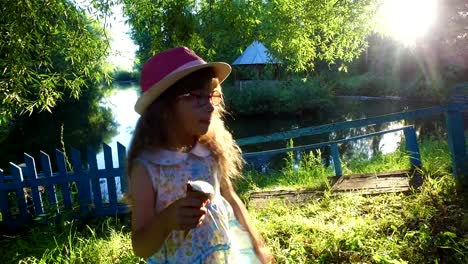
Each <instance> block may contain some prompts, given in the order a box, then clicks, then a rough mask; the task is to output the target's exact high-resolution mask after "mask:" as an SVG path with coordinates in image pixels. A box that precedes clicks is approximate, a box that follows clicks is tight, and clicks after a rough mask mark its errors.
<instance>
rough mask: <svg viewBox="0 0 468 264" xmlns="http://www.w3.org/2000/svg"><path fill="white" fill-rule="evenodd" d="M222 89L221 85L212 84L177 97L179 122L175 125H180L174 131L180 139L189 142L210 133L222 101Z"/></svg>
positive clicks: (176, 111) (176, 116)
mask: <svg viewBox="0 0 468 264" xmlns="http://www.w3.org/2000/svg"><path fill="white" fill-rule="evenodd" d="M220 89H221V88H220V87H219V85H216V86H215V87H214V85H212V84H211V83H210V84H207V85H206V87H204V88H202V89H198V90H193V91H191V92H188V93H185V94H182V95H179V96H177V101H176V105H175V118H176V119H177V121H178V122H174V124H178V125H177V126H176V127H175V128H174V130H175V131H177V132H179V133H177V132H176V133H177V134H178V137H182V138H183V139H182V138H181V139H182V140H184V141H185V142H187V141H188V140H193V139H194V138H198V137H200V136H202V135H204V134H206V132H208V128H209V126H210V123H211V119H212V117H213V113H214V111H215V108H216V107H217V106H218V105H219V104H220V103H221V101H222V95H221V91H220ZM189 142H190V141H189ZM192 142H193V141H192Z"/></svg>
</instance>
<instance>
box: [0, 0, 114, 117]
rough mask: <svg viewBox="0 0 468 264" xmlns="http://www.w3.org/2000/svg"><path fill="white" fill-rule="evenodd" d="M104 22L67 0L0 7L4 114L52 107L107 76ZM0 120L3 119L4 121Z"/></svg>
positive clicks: (7, 3) (21, 1)
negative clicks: (102, 23) (89, 15)
mask: <svg viewBox="0 0 468 264" xmlns="http://www.w3.org/2000/svg"><path fill="white" fill-rule="evenodd" d="M107 47H108V43H107V41H106V39H105V37H104V32H103V30H102V27H101V26H100V25H99V24H98V23H97V22H95V20H93V19H91V18H90V17H88V16H87V15H86V14H85V12H84V10H81V9H79V8H77V7H76V6H75V5H74V3H72V2H70V1H66V0H52V1H30V0H18V1H17V0H14V1H13V0H5V1H3V2H2V5H1V6H0V71H1V72H2V74H1V77H0V100H1V102H2V106H1V109H0V117H1V119H2V121H6V120H8V119H9V118H11V117H14V116H16V115H18V114H23V113H32V112H34V111H42V110H47V111H49V112H51V109H52V108H53V107H54V106H55V105H56V104H57V103H58V102H59V101H61V100H64V99H65V98H75V99H78V97H79V95H80V93H81V91H82V90H83V89H85V88H87V87H89V86H92V85H96V84H98V83H99V82H101V81H102V80H103V79H104V78H105V77H106V74H105V71H104V67H103V66H104V61H105V58H106V55H107ZM0 123H1V122H0Z"/></svg>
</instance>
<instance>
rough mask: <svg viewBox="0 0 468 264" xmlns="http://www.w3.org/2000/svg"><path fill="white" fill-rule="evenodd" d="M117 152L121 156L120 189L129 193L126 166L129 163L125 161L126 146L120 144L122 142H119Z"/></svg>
mask: <svg viewBox="0 0 468 264" xmlns="http://www.w3.org/2000/svg"><path fill="white" fill-rule="evenodd" d="M117 153H118V157H119V169H120V190H121V191H122V194H124V193H127V186H128V183H127V175H126V171H125V168H126V167H127V164H126V163H125V161H126V156H127V155H126V153H127V151H126V149H125V146H124V145H122V144H120V142H117Z"/></svg>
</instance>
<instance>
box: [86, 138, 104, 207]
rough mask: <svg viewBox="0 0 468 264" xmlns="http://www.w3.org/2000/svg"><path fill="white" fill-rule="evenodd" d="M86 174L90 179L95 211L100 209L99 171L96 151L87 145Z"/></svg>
mask: <svg viewBox="0 0 468 264" xmlns="http://www.w3.org/2000/svg"><path fill="white" fill-rule="evenodd" d="M88 165H89V170H88V175H89V178H90V179H91V188H92V190H93V198H94V206H95V208H96V211H100V210H102V192H101V183H100V181H99V179H100V178H99V171H98V167H97V160H96V151H94V149H93V148H91V147H88Z"/></svg>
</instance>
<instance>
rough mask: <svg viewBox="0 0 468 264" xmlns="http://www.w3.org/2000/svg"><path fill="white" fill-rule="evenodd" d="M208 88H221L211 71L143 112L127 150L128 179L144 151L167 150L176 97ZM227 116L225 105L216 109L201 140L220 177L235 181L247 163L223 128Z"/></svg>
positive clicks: (171, 89)
mask: <svg viewBox="0 0 468 264" xmlns="http://www.w3.org/2000/svg"><path fill="white" fill-rule="evenodd" d="M207 84H211V86H212V87H213V88H216V87H218V86H219V80H218V78H216V74H215V72H214V69H212V68H204V69H201V70H198V71H195V72H193V73H191V74H189V75H187V76H186V77H184V78H182V79H181V80H179V81H178V82H176V83H175V84H173V85H172V86H171V87H169V88H168V89H167V90H166V91H165V92H163V93H162V94H161V95H160V96H159V97H158V98H156V100H154V102H153V103H152V104H151V105H150V106H149V107H148V108H147V109H146V110H145V111H144V113H143V114H142V115H141V116H140V118H139V119H138V121H137V124H136V127H135V131H134V133H133V138H132V140H131V142H130V147H129V150H128V155H127V167H126V174H127V177H129V179H130V177H131V176H130V173H131V171H132V168H133V166H134V163H135V159H136V158H137V157H138V155H140V153H142V151H144V150H145V149H148V148H158V147H166V143H167V142H168V138H169V131H168V126H167V124H168V123H169V122H173V120H175V119H174V118H173V113H174V109H175V103H176V98H177V96H178V95H181V94H184V93H187V92H190V91H193V90H196V89H200V88H202V87H205V86H206V85H207ZM225 113H226V110H225V107H224V103H223V102H222V103H221V104H220V105H219V106H216V107H215V110H214V112H213V116H212V119H211V123H210V126H209V128H208V131H207V133H206V134H204V135H202V136H201V137H200V138H199V139H198V140H199V142H200V143H202V144H205V145H206V146H207V147H208V148H209V149H210V150H211V152H212V153H213V155H214V158H215V160H216V162H217V165H218V169H219V171H220V173H221V177H226V178H235V177H237V176H240V172H241V170H242V167H243V164H244V161H243V159H242V156H241V150H240V148H239V146H237V144H236V143H235V141H234V139H233V138H232V135H231V133H230V132H229V131H228V130H227V129H226V126H225V124H224V121H223V118H224V114H225ZM128 182H130V181H128ZM131 197H132V194H129V195H128V194H127V199H129V200H130V201H131V200H132V199H131Z"/></svg>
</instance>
